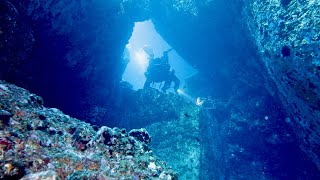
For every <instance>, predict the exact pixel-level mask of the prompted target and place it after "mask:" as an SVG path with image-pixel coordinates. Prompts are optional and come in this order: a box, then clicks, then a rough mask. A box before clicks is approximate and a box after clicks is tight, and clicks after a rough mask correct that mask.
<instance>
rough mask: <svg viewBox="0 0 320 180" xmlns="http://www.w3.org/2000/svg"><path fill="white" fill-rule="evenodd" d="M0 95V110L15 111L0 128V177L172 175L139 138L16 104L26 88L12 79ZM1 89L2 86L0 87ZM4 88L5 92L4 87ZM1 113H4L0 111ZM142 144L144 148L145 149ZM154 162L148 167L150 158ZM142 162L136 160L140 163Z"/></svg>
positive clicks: (53, 111)
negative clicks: (97, 128)
mask: <svg viewBox="0 0 320 180" xmlns="http://www.w3.org/2000/svg"><path fill="white" fill-rule="evenodd" d="M0 87H7V88H8V89H7V91H6V94H5V95H3V94H1V95H0V108H1V109H0V111H1V112H2V114H8V113H5V112H6V111H3V109H6V110H8V111H12V112H15V114H14V115H13V116H12V115H10V117H11V118H10V123H8V124H7V125H6V126H3V127H2V129H1V130H0V136H1V138H0V159H1V161H0V166H1V167H3V168H2V169H0V170H1V171H0V178H4V179H20V178H22V176H24V175H26V176H25V177H24V178H23V179H45V178H48V179H50V178H53V179H57V178H60V179H112V178H115V177H117V178H124V179H132V178H133V177H136V176H137V178H142V177H143V178H147V179H159V176H160V174H161V173H163V174H166V175H167V176H171V177H175V176H176V173H174V172H173V171H171V170H170V168H168V167H167V166H166V165H165V164H163V163H162V162H161V161H160V160H159V159H157V158H155V157H153V154H152V151H151V150H150V148H149V147H148V146H147V144H145V143H144V142H140V141H138V140H136V139H135V138H133V137H130V136H129V135H128V133H127V132H126V131H125V130H123V129H119V128H113V129H111V128H108V127H105V126H104V127H101V128H100V130H99V131H95V130H94V129H93V127H92V126H91V125H89V124H87V123H84V122H82V121H80V120H77V119H74V118H71V117H70V116H68V115H65V114H63V113H62V112H61V111H59V110H57V109H54V108H52V109H50V108H46V107H44V106H42V105H40V104H38V103H33V102H28V101H27V103H23V104H21V103H19V102H21V100H22V101H23V100H24V99H27V98H28V97H29V96H30V93H29V92H28V91H26V90H24V89H22V88H18V87H16V86H14V85H12V84H8V83H5V82H3V81H0ZM2 89H3V88H2ZM9 90H10V91H9ZM6 117H9V115H8V116H6ZM146 147H147V148H146ZM151 160H152V162H153V163H154V164H155V166H157V167H159V169H157V172H156V173H155V172H154V169H148V168H147V166H146V164H149V161H151ZM142 161H143V162H144V163H141V162H142Z"/></svg>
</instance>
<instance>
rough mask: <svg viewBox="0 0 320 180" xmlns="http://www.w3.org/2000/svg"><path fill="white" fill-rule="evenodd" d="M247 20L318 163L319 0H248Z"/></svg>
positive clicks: (293, 120)
mask: <svg viewBox="0 0 320 180" xmlns="http://www.w3.org/2000/svg"><path fill="white" fill-rule="evenodd" d="M244 13H245V14H244V17H245V20H246V21H247V22H248V25H249V26H248V27H249V28H250V32H251V34H252V39H253V41H254V42H255V43H256V45H257V47H258V49H259V53H260V55H261V58H262V61H263V62H264V64H265V66H266V67H267V70H268V72H269V74H270V76H271V78H272V79H273V80H274V82H275V84H276V86H277V88H278V90H279V92H280V95H281V99H282V103H283V104H284V106H285V108H286V110H287V112H288V113H289V114H290V115H291V118H290V119H289V120H288V121H289V122H290V124H291V125H292V126H293V127H294V129H295V131H296V134H297V135H298V136H299V137H300V140H301V148H302V149H303V150H304V151H305V152H306V153H307V155H308V156H309V157H310V158H311V159H312V160H313V161H314V162H315V163H316V164H317V166H318V168H319V169H320V111H319V110H320V83H319V82H320V78H319V77H320V1H314V0H306V1H299V0H287V1H284V0H283V1H282V0H281V1H280V0H268V1H264V0H258V1H252V0H250V1H246V9H245V10H244Z"/></svg>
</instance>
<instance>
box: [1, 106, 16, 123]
mask: <svg viewBox="0 0 320 180" xmlns="http://www.w3.org/2000/svg"><path fill="white" fill-rule="evenodd" d="M12 116H13V115H12V114H11V113H9V112H8V111H6V110H3V109H2V110H0V121H1V122H2V124H4V125H6V124H8V122H9V120H10V118H11V117H12Z"/></svg>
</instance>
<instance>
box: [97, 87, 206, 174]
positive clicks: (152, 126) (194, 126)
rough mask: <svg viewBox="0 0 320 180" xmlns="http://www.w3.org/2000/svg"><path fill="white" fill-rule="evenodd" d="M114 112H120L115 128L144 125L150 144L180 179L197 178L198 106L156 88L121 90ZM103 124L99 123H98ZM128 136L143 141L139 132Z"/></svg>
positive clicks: (198, 170)
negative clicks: (120, 100)
mask: <svg viewBox="0 0 320 180" xmlns="http://www.w3.org/2000/svg"><path fill="white" fill-rule="evenodd" d="M122 96H123V97H122V98H120V99H123V100H122V102H119V109H114V110H115V111H116V112H119V113H122V114H121V116H120V117H119V120H118V125H117V126H118V127H125V128H141V127H144V128H145V129H146V130H147V131H148V132H149V133H150V135H151V138H152V141H151V143H150V147H151V148H152V149H153V151H154V154H155V155H157V156H158V157H160V158H161V159H162V160H165V161H166V163H167V164H168V165H170V166H171V167H172V168H173V169H174V170H175V171H177V172H178V173H179V178H181V179H188V178H189V179H199V178H201V177H200V174H199V172H200V165H201V164H200V162H201V158H202V156H201V150H202V149H201V144H200V139H201V138H202V135H201V134H200V133H199V132H200V129H199V121H200V119H199V117H200V109H199V107H197V106H196V105H195V104H194V103H193V102H188V101H186V100H185V99H184V98H183V97H182V96H179V95H176V94H173V93H169V94H164V93H162V92H159V91H158V90H156V89H142V90H138V91H135V92H130V93H128V91H124V94H122ZM101 123H102V124H103V122H101ZM129 134H130V135H131V136H134V137H137V138H138V139H141V140H142V141H145V142H146V143H148V142H150V140H149V137H148V136H146V135H144V133H143V131H141V132H139V133H137V132H136V130H135V131H130V132H129Z"/></svg>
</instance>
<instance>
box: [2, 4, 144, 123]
mask: <svg viewBox="0 0 320 180" xmlns="http://www.w3.org/2000/svg"><path fill="white" fill-rule="evenodd" d="M144 5H145V4H143V3H140V4H139V3H137V2H136V1H123V2H121V1H120V2H119V1H108V2H107V1H102V0H99V1H85V0H83V1H64V0H63V1H61V0H49V1H47V0H32V1H29V0H28V1H17V0H10V1H9V0H8V1H7V0H6V1H1V4H0V7H1V9H3V11H2V15H1V20H2V23H1V25H0V30H1V46H0V48H1V56H0V57H1V59H0V63H1V69H3V70H4V71H2V72H1V73H0V76H1V79H6V80H8V81H10V82H14V83H16V84H18V85H20V86H23V87H26V88H28V89H30V90H32V91H34V92H36V93H38V94H40V95H41V96H43V97H44V98H45V99H46V100H47V101H46V102H47V103H48V104H49V105H54V106H56V107H59V108H62V109H64V110H65V112H67V113H70V114H73V115H75V116H77V117H79V116H80V113H79V112H80V111H81V112H83V111H85V110H86V109H88V106H90V105H92V104H104V105H105V104H107V103H106V102H109V101H112V99H113V95H112V94H113V93H114V92H113V91H114V90H115V88H116V86H117V83H118V82H119V81H120V80H121V75H122V72H123V71H124V68H125V66H126V64H124V63H122V62H121V54H122V52H123V49H124V47H125V45H126V44H127V41H128V39H129V38H130V35H131V33H132V31H133V26H134V22H135V21H138V20H144V19H146V18H148V11H144V8H143V7H144ZM9 68H10V69H9ZM97 97H100V98H97ZM108 100H109V101H108ZM111 104H112V103H111ZM82 117H83V115H82Z"/></svg>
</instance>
